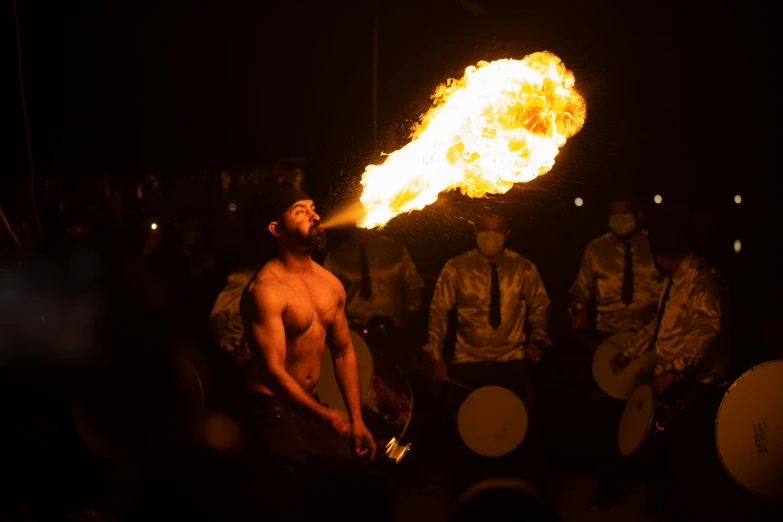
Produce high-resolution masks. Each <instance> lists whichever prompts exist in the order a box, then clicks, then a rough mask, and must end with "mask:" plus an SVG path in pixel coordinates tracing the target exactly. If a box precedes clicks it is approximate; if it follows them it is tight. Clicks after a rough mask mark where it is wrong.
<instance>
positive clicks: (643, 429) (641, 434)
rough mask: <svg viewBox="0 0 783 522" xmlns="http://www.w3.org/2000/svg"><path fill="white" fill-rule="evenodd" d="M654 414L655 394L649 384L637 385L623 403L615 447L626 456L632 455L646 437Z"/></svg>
mask: <svg viewBox="0 0 783 522" xmlns="http://www.w3.org/2000/svg"><path fill="white" fill-rule="evenodd" d="M654 414H655V396H654V395H653V391H652V388H650V387H649V386H647V385H646V384H645V385H642V386H639V387H638V388H637V389H636V391H635V392H634V393H633V395H631V397H630V398H629V399H628V402H626V403H625V408H624V409H623V416H622V417H621V418H620V425H619V427H618V428H617V448H618V449H619V450H620V453H621V454H622V455H625V456H626V457H627V456H629V455H633V454H634V453H635V452H636V451H637V450H638V449H639V448H640V447H641V446H642V444H643V443H644V441H645V440H646V439H647V434H648V433H649V431H650V428H651V426H652V421H653V415H654Z"/></svg>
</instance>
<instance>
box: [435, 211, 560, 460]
mask: <svg viewBox="0 0 783 522" xmlns="http://www.w3.org/2000/svg"><path fill="white" fill-rule="evenodd" d="M475 233H476V243H477V247H478V248H476V249H473V250H469V251H468V252H465V253H464V254H461V255H458V256H457V257H455V258H453V259H450V260H449V261H448V262H446V265H445V266H444V268H443V270H442V271H441V273H440V276H439V277H438V281H437V283H436V285H435V292H434V295H433V298H432V304H431V306H430V318H429V333H428V338H429V342H428V344H427V345H426V346H424V351H425V354H426V356H427V357H428V358H429V373H430V376H431V378H432V379H433V380H435V381H439V382H443V381H451V382H450V384H449V386H448V387H447V389H448V392H447V403H448V405H449V413H450V415H451V417H452V420H455V419H456V416H457V413H458V410H459V407H460V404H461V403H462V401H463V400H464V399H465V397H466V396H467V395H468V394H469V393H470V390H469V389H468V388H476V387H481V386H486V385H500V386H505V387H507V388H510V389H511V390H512V391H514V392H516V393H517V395H519V396H520V398H522V400H523V401H524V402H525V405H526V406H527V408H528V411H531V410H532V406H533V387H532V384H531V380H530V376H529V374H528V370H527V366H526V365H527V361H526V359H531V360H533V361H539V360H541V358H542V357H543V354H544V353H545V351H546V349H547V348H548V347H549V346H551V342H550V339H549V332H548V330H549V317H548V316H549V306H550V301H549V297H548V296H547V292H546V289H545V288H544V283H543V282H542V280H541V276H540V275H539V274H538V270H537V269H536V266H535V265H534V264H533V263H532V262H530V261H529V260H528V259H525V258H524V257H522V256H521V255H519V254H518V253H516V252H514V251H512V250H509V249H507V248H504V243H505V241H506V238H508V236H509V234H510V233H511V229H510V228H509V226H508V221H507V220H506V218H505V217H504V216H503V215H501V214H499V213H495V214H487V215H482V216H480V217H479V218H478V219H477V220H476V223H475ZM454 307H456V310H457V342H456V346H455V351H454V356H453V359H452V361H451V364H450V365H447V363H446V361H444V360H443V342H444V339H445V337H446V329H447V322H448V314H449V312H450V310H451V309H452V308H454ZM526 322H527V323H529V326H530V329H531V334H530V336H529V337H528V336H527V335H526V333H525V326H526ZM452 436H453V437H454V438H453V441H454V442H455V444H454V447H455V448H459V447H460V443H459V439H458V433H457V431H456V423H453V424H452ZM516 453H518V452H516ZM460 455H462V456H464V457H467V454H462V453H461V452H460V451H457V456H460Z"/></svg>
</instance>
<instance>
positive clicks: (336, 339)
mask: <svg viewBox="0 0 783 522" xmlns="http://www.w3.org/2000/svg"><path fill="white" fill-rule="evenodd" d="M339 288H340V290H339V291H340V301H339V304H338V306H339V308H338V310H337V317H335V320H334V324H332V327H331V328H330V329H329V331H328V332H327V333H326V344H327V345H328V346H329V349H330V350H331V352H332V362H333V364H334V375H335V377H337V384H338V385H339V386H340V391H341V392H342V394H343V399H344V400H345V405H346V406H347V407H348V411H349V412H350V414H351V419H352V420H353V422H357V421H361V420H362V397H361V392H360V391H359V363H358V361H357V359H356V351H355V350H354V348H353V342H352V341H351V330H350V328H349V327H348V319H346V317H345V290H344V289H343V288H342V286H341V287H339Z"/></svg>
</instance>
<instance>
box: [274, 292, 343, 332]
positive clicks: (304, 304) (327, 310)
mask: <svg viewBox="0 0 783 522" xmlns="http://www.w3.org/2000/svg"><path fill="white" fill-rule="evenodd" d="M337 308H338V296H337V294H336V292H335V291H334V290H333V289H331V288H330V287H329V286H328V285H324V284H319V283H318V282H298V283H297V284H293V285H291V286H290V289H289V295H288V299H287V306H286V309H285V312H283V324H284V326H285V330H286V335H287V336H288V337H296V336H299V335H301V334H303V333H305V332H307V331H309V330H310V329H311V328H312V327H313V325H316V326H318V327H322V328H324V329H328V328H330V327H331V326H332V324H333V323H334V320H335V317H336V316H337Z"/></svg>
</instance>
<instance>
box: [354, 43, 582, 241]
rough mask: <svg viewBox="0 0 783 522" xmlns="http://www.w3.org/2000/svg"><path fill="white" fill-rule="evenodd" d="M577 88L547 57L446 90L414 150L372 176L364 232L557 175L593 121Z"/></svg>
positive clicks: (511, 63) (495, 66)
mask: <svg viewBox="0 0 783 522" xmlns="http://www.w3.org/2000/svg"><path fill="white" fill-rule="evenodd" d="M574 81H575V80H574V75H573V73H572V72H571V71H569V70H567V69H566V68H565V65H564V64H563V62H562V61H561V60H560V58H558V57H557V56H555V55H554V54H552V53H549V52H539V53H534V54H531V55H528V56H526V57H525V58H524V59H522V60H497V61H494V62H492V63H488V62H484V61H482V62H479V63H478V65H476V66H470V67H468V68H467V69H465V76H463V77H462V79H460V80H454V79H450V80H448V81H447V82H446V83H445V84H442V85H440V86H439V87H438V88H437V90H436V91H435V95H434V96H433V104H432V107H431V108H430V110H429V111H428V112H427V114H425V115H424V116H423V117H422V119H421V122H420V123H418V124H417V125H416V126H415V127H414V129H413V134H412V136H411V137H412V140H411V142H410V143H408V144H407V145H406V146H404V147H403V148H401V149H399V150H397V151H395V152H393V153H391V154H390V155H389V156H388V157H387V158H386V161H385V162H384V163H383V164H381V165H368V166H367V168H366V169H365V172H364V175H363V176H362V185H363V187H364V191H363V193H362V196H361V203H362V205H363V206H364V211H365V214H364V217H363V219H362V220H360V223H359V224H360V226H362V227H365V228H373V227H378V226H382V225H385V224H386V223H388V221H389V220H390V219H392V218H393V217H395V216H397V215H398V214H401V213H403V212H410V211H412V210H419V209H422V208H424V207H425V206H427V205H429V204H430V203H433V202H434V201H435V200H436V199H438V194H439V193H441V192H443V191H445V190H454V189H457V188H459V189H460V190H461V191H462V193H463V194H466V195H468V196H470V197H472V198H476V197H482V196H484V195H485V194H487V193H493V194H504V193H506V192H508V191H509V190H510V189H511V187H512V186H513V185H514V183H519V182H524V181H530V180H532V179H534V178H535V177H536V176H540V175H541V174H545V173H547V172H549V170H551V169H552V166H554V164H555V156H557V154H558V152H559V149H560V147H562V146H563V145H564V144H565V142H566V140H567V139H568V138H570V137H571V136H573V135H574V134H576V133H577V132H579V130H580V129H581V128H582V125H583V124H584V121H585V117H586V114H587V106H586V105H585V101H584V99H583V98H582V96H580V95H579V93H578V92H577V91H576V90H575V89H574Z"/></svg>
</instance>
